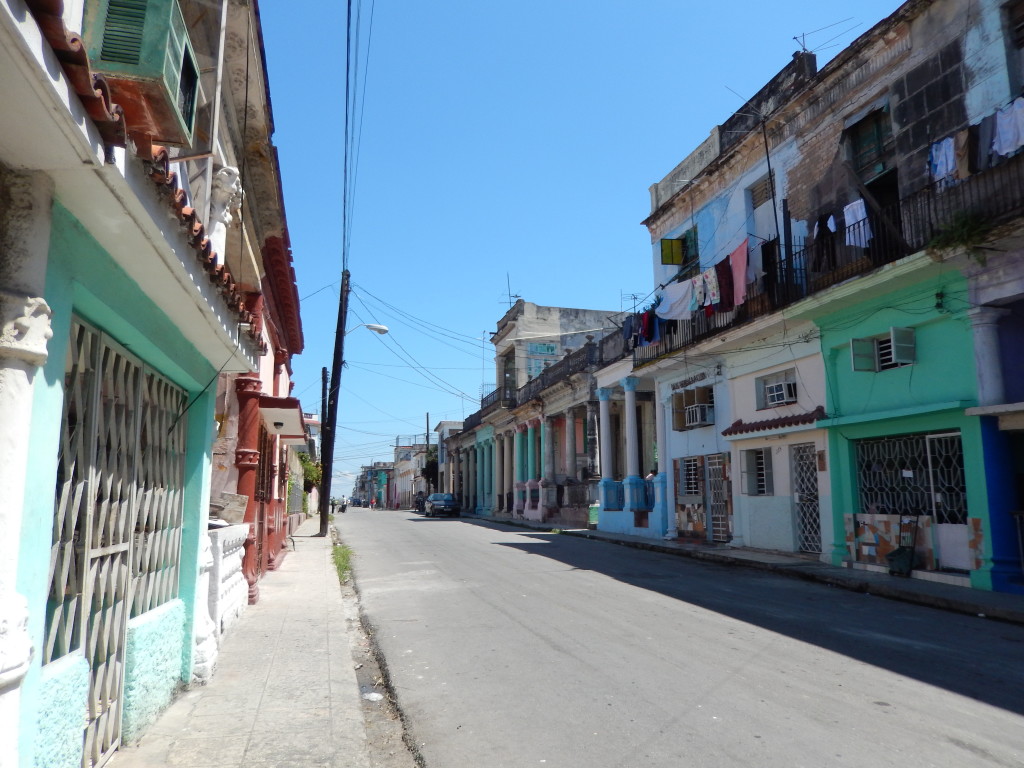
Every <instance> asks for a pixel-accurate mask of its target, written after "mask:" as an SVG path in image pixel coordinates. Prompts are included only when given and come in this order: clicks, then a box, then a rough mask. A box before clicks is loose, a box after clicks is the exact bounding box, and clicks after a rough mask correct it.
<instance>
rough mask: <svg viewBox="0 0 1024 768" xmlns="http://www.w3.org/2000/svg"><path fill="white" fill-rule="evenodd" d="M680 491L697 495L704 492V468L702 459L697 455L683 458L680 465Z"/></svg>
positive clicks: (687, 494)
mask: <svg viewBox="0 0 1024 768" xmlns="http://www.w3.org/2000/svg"><path fill="white" fill-rule="evenodd" d="M680 469H681V472H680V474H681V475H682V477H680V483H679V489H680V493H682V494H683V495H684V496H697V495H699V494H702V493H703V492H704V482H703V481H704V477H703V475H704V470H703V467H702V466H701V462H700V459H699V458H697V457H696V456H693V457H690V458H687V459H683V460H682V464H681V466H680Z"/></svg>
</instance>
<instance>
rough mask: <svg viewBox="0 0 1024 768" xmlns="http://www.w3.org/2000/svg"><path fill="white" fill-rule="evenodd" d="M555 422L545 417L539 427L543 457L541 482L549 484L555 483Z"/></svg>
mask: <svg viewBox="0 0 1024 768" xmlns="http://www.w3.org/2000/svg"><path fill="white" fill-rule="evenodd" d="M554 432H555V420H554V419H553V418H551V417H550V416H545V417H544V418H543V419H542V420H541V426H540V444H541V454H542V455H543V457H544V463H543V467H542V469H543V472H544V476H543V478H542V479H543V480H544V481H545V482H547V483H549V484H554V482H555V435H554Z"/></svg>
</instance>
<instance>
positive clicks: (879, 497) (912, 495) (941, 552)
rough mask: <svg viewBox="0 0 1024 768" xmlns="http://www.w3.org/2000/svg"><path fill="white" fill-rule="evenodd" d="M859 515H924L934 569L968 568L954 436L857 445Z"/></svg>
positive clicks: (963, 491)
mask: <svg viewBox="0 0 1024 768" xmlns="http://www.w3.org/2000/svg"><path fill="white" fill-rule="evenodd" d="M857 480H858V485H859V492H860V508H861V511H862V512H872V513H877V514H890V515H900V516H904V515H930V516H931V518H932V520H933V522H934V527H935V548H936V554H937V556H938V559H939V567H940V568H944V569H950V570H970V568H971V558H970V545H969V534H968V527H967V483H966V479H965V477H964V455H963V445H962V442H961V438H960V433H959V432H942V433H937V434H916V435H900V436H897V437H884V438H879V439H872V440H859V441H857Z"/></svg>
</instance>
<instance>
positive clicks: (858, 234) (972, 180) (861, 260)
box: [602, 153, 1024, 368]
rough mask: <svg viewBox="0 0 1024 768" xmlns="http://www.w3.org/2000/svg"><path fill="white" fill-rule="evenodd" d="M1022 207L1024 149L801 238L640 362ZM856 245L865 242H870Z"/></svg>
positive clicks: (667, 335)
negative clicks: (722, 304)
mask: <svg viewBox="0 0 1024 768" xmlns="http://www.w3.org/2000/svg"><path fill="white" fill-rule="evenodd" d="M1022 210H1024V153H1021V154H1018V155H1015V156H1014V157H1011V158H1008V159H1006V160H1004V161H1003V162H1001V163H1000V164H999V165H996V166H994V167H993V168H990V169H988V170H986V171H983V172H981V173H977V174H974V175H973V176H968V177H967V178H966V179H963V180H961V181H957V182H954V183H952V184H948V185H946V186H940V185H933V186H930V187H927V188H925V189H923V190H921V191H919V192H916V193H914V194H912V195H909V196H907V197H905V198H903V199H902V200H901V201H900V202H899V203H898V204H896V205H892V206H889V207H887V208H884V209H882V211H881V212H880V213H879V212H876V211H872V212H870V213H869V217H868V219H866V220H864V221H860V222H855V223H853V224H852V225H851V226H849V227H846V228H845V229H843V230H841V231H839V232H837V233H836V234H835V236H834V237H833V238H832V239H831V240H825V239H824V238H821V239H819V240H818V242H816V243H811V244H808V245H804V244H803V243H799V242H798V243H794V245H795V246H796V250H795V251H794V253H793V255H792V256H790V257H788V258H786V257H782V258H779V259H778V260H777V261H776V263H775V264H774V265H772V266H768V265H765V267H764V269H765V272H766V274H765V276H764V278H762V280H760V281H758V282H756V283H751V284H749V285H748V286H747V300H746V302H745V303H743V304H741V305H740V306H739V307H737V308H736V309H734V310H731V311H729V312H715V313H713V314H711V315H710V316H708V315H705V314H704V313H703V312H699V311H698V312H695V313H694V314H693V315H692V316H691V318H690V319H689V320H679V321H677V322H676V324H675V327H672V328H670V329H666V330H665V331H663V333H662V339H661V341H660V342H658V343H657V344H651V345H649V346H646V347H637V348H636V349H634V350H633V367H634V368H639V367H641V366H644V365H647V364H649V363H652V362H654V361H655V360H658V359H660V358H662V357H664V356H666V355H669V354H671V353H673V352H677V351H679V350H681V349H686V348H687V347H690V346H692V345H694V344H697V343H699V342H701V341H703V340H705V339H707V338H709V337H711V336H715V335H717V334H720V333H723V332H724V331H727V330H729V329H730V328H734V327H737V326H740V325H743V324H744V323H746V322H748V321H750V320H754V319H756V318H758V317H763V316H766V315H770V314H772V313H773V312H776V311H778V310H780V309H783V308H785V307H787V306H789V305H791V304H794V303H796V302H798V301H800V300H801V299H804V298H806V297H807V296H811V295H813V294H815V293H818V292H820V291H823V290H825V289H827V288H829V287H831V286H833V285H838V284H839V283H842V282H844V281H846V280H850V279H851V278H854V277H858V276H860V275H863V274H866V273H868V272H871V271H873V270H875V269H877V268H879V267H882V266H884V265H886V264H889V263H891V262H894V261H896V260H898V259H901V258H903V257H904V256H907V255H909V254H912V253H918V252H920V251H922V250H925V249H926V248H929V247H935V246H936V245H938V244H939V243H941V242H942V241H943V240H946V239H948V240H950V241H951V243H952V242H953V241H955V239H956V238H955V237H954V236H951V233H955V232H956V231H957V230H958V229H959V228H964V229H969V227H968V226H965V222H968V223H970V222H971V221H974V222H983V224H982V226H983V228H987V229H989V230H990V229H991V228H992V227H996V226H999V225H1001V224H1005V223H1006V222H1008V221H1009V220H1011V219H1013V218H1014V217H1017V216H1020V214H1021V212H1022ZM849 243H854V244H849ZM855 243H866V247H860V246H858V245H855ZM955 244H957V245H963V244H962V243H955ZM968 245H969V244H968ZM609 338H611V337H609ZM602 343H603V342H602Z"/></svg>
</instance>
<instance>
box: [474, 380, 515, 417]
mask: <svg viewBox="0 0 1024 768" xmlns="http://www.w3.org/2000/svg"><path fill="white" fill-rule="evenodd" d="M515 405H516V391H515V389H513V388H512V387H510V386H504V387H498V388H497V389H496V390H494V391H493V392H491V393H490V394H489V395H485V396H484V397H483V399H481V400H480V413H481V414H482V415H486V414H488V413H491V412H492V411H494V410H497V409H498V408H515Z"/></svg>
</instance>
